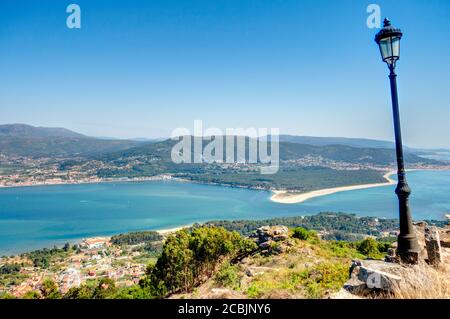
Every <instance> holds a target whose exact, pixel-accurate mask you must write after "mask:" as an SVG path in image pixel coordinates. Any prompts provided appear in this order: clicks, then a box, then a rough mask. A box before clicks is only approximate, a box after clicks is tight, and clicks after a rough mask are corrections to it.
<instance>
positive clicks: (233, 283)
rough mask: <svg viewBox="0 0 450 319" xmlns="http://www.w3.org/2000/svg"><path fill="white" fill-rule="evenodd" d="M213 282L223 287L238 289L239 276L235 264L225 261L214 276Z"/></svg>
mask: <svg viewBox="0 0 450 319" xmlns="http://www.w3.org/2000/svg"><path fill="white" fill-rule="evenodd" d="M214 282H215V283H217V284H218V285H221V286H223V287H228V288H232V289H239V287H240V284H241V276H240V275H239V269H238V267H237V266H236V265H231V264H230V263H228V262H227V263H225V264H223V265H222V267H221V268H220V270H219V271H218V272H217V274H216V275H215V277H214Z"/></svg>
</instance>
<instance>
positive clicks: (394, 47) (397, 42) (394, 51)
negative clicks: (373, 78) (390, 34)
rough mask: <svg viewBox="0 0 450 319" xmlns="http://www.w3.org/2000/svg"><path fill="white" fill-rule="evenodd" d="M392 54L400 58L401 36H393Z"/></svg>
mask: <svg viewBox="0 0 450 319" xmlns="http://www.w3.org/2000/svg"><path fill="white" fill-rule="evenodd" d="M392 55H393V56H394V57H395V58H396V60H398V59H399V58H400V37H394V38H392Z"/></svg>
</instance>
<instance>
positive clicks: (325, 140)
mask: <svg viewBox="0 0 450 319" xmlns="http://www.w3.org/2000/svg"><path fill="white" fill-rule="evenodd" d="M280 142H290V143H297V144H308V145H318V146H325V145H347V146H352V147H369V148H394V147H395V144H394V143H393V142H389V141H382V140H371V139H366V138H348V137H317V136H294V135H280Z"/></svg>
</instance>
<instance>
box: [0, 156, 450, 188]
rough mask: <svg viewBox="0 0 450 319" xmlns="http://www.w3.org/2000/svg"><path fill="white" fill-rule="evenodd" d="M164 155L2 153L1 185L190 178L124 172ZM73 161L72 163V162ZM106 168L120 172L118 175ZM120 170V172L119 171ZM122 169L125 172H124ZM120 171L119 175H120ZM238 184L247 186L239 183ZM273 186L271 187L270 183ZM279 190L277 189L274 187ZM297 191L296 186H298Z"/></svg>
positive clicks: (305, 160) (301, 162)
mask: <svg viewBox="0 0 450 319" xmlns="http://www.w3.org/2000/svg"><path fill="white" fill-rule="evenodd" d="M158 161H161V159H158V158H155V157H154V156H152V155H148V156H136V157H130V158H127V160H126V161H124V162H120V163H116V162H109V161H102V160H86V159H84V158H77V157H75V158H71V159H70V160H69V159H67V158H46V157H43V158H32V157H25V156H6V155H3V154H1V153H0V187H20V186H36V185H61V184H86V183H101V182H122V181H151V180H178V181H186V180H190V176H189V175H186V174H183V173H177V174H174V173H159V174H155V175H148V176H132V177H128V176H122V175H126V172H127V171H129V170H130V169H132V168H133V167H138V166H139V165H146V164H148V163H150V162H154V163H157V162H158ZM69 162H70V163H69ZM280 164H281V165H282V166H283V167H284V168H286V169H291V168H294V169H302V168H314V167H321V168H328V169H332V170H336V171H358V170H361V171H362V170H373V171H378V172H380V174H381V175H384V174H385V173H387V172H390V171H392V170H393V169H394V167H395V166H394V163H392V164H389V165H386V164H380V165H377V164H371V163H359V162H358V163H355V162H347V161H342V160H341V161H339V160H332V159H329V158H324V157H323V156H312V155H306V156H304V157H301V158H298V159H290V160H284V161H281V163H280ZM203 166H204V170H205V172H209V171H217V170H223V171H227V172H230V173H232V174H240V173H249V172H257V171H259V169H260V167H261V164H260V163H256V164H252V163H231V164H230V163H214V164H203ZM408 169H411V170H430V169H431V170H449V169H450V164H448V163H438V164H436V163H431V164H430V163H427V162H424V163H414V164H411V165H409V167H408ZM105 172H116V174H115V175H114V176H110V177H108V176H105V175H110V174H109V173H108V174H105ZM117 172H119V173H117ZM120 172H124V173H123V174H120ZM116 175H117V176H116ZM195 181H199V182H204V183H205V184H214V182H211V181H202V180H195ZM234 186H236V187H239V186H245V187H247V185H239V183H235V184H234ZM250 188H255V189H268V188H267V187H260V186H252V187H250ZM269 189H271V188H270V187H269ZM272 190H275V189H272ZM294 191H295V190H294Z"/></svg>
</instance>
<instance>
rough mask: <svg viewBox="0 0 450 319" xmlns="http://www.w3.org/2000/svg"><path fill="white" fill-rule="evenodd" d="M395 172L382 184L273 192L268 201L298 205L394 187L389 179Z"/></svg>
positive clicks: (386, 175)
mask: <svg viewBox="0 0 450 319" xmlns="http://www.w3.org/2000/svg"><path fill="white" fill-rule="evenodd" d="M396 173H397V171H389V172H387V173H386V174H384V175H383V178H384V179H385V180H386V182H384V183H372V184H358V185H349V186H339V187H332V188H324V189H319V190H315V191H310V192H306V193H301V194H299V193H289V192H288V191H281V190H273V191H272V192H273V195H272V196H271V197H270V200H271V201H272V202H275V203H280V204H298V203H303V202H305V201H307V200H308V199H311V198H314V197H320V196H326V195H331V194H335V193H340V192H346V191H351V190H358V189H366V188H373V187H383V186H389V185H394V184H395V183H396V181H395V180H393V179H391V178H390V177H391V176H392V175H395V174H396Z"/></svg>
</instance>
